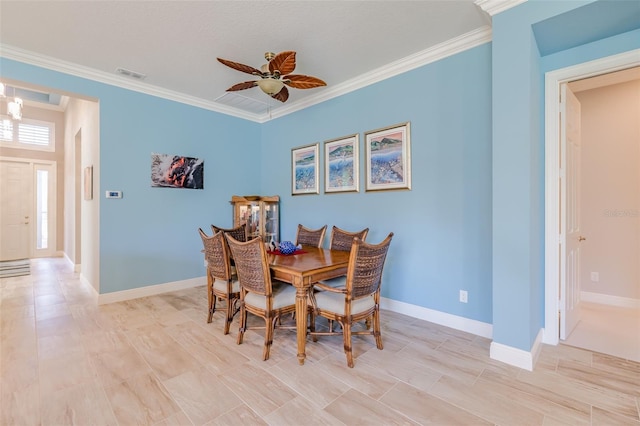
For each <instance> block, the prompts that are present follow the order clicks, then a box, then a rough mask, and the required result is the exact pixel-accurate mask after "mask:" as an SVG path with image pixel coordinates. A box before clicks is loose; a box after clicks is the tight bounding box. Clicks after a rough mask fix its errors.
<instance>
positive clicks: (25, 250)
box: [0, 160, 33, 260]
mask: <svg viewBox="0 0 640 426" xmlns="http://www.w3.org/2000/svg"><path fill="white" fill-rule="evenodd" d="M31 170H32V167H31V164H29V163H23V162H14V161H4V160H3V161H0V231H1V233H0V235H2V237H1V238H0V260H15V259H28V258H29V257H31V250H30V247H31V243H30V242H31V238H30V236H31V229H32V222H33V221H32V220H31V217H30V216H31V214H32V211H33V208H32V203H33V194H32V187H33V185H32V171H31Z"/></svg>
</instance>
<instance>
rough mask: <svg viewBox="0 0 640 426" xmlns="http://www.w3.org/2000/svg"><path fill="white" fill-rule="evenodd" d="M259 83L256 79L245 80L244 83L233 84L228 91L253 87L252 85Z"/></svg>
mask: <svg viewBox="0 0 640 426" xmlns="http://www.w3.org/2000/svg"><path fill="white" fill-rule="evenodd" d="M257 85H258V83H256V82H255V81H245V82H243V83H238V84H234V85H233V86H231V87H229V88H228V89H227V92H235V91H237V90H244V89H251V88H252V87H255V86H257Z"/></svg>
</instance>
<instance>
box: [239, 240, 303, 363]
mask: <svg viewBox="0 0 640 426" xmlns="http://www.w3.org/2000/svg"><path fill="white" fill-rule="evenodd" d="M226 238H227V242H228V244H229V248H230V249H231V253H232V255H233V258H234V259H235V261H236V271H237V273H238V281H240V330H239V332H238V342H237V343H238V344H239V345H240V344H241V343H242V340H243V337H244V333H245V331H247V330H249V329H250V328H249V327H248V326H247V312H250V313H252V314H253V315H256V316H259V317H261V318H263V319H264V321H265V326H264V327H251V328H252V329H254V328H260V329H262V328H264V329H265V334H264V349H263V351H262V359H263V360H264V361H266V360H268V359H269V352H270V349H271V344H272V343H273V333H274V330H275V328H276V327H277V328H295V327H284V326H279V325H278V326H276V322H277V320H278V319H279V318H280V316H281V315H285V314H291V313H293V312H295V310H296V290H295V288H294V287H293V286H291V285H289V284H287V283H284V282H281V281H277V280H272V279H271V271H270V269H269V261H268V260H267V251H266V248H265V246H264V243H263V242H262V240H261V239H260V238H254V239H253V240H251V241H247V242H244V243H243V242H240V241H238V240H236V239H235V238H233V237H232V236H230V235H228V234H227V236H226Z"/></svg>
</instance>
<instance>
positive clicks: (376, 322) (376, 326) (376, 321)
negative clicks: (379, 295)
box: [373, 309, 382, 349]
mask: <svg viewBox="0 0 640 426" xmlns="http://www.w3.org/2000/svg"><path fill="white" fill-rule="evenodd" d="M373 337H375V338H376V347H377V348H378V349H382V334H381V333H380V311H379V310H377V309H376V310H375V311H373Z"/></svg>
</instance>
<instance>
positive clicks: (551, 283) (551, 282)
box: [542, 49, 640, 345]
mask: <svg viewBox="0 0 640 426" xmlns="http://www.w3.org/2000/svg"><path fill="white" fill-rule="evenodd" d="M639 65H640V49H636V50H631V51H628V52H625V53H621V54H618V55H613V56H608V57H606V58H601V59H597V60H594V61H590V62H584V63H582V64H577V65H574V66H571V67H567V68H562V69H559V70H555V71H550V72H548V73H546V74H545V225H544V228H545V229H544V233H545V243H544V244H545V275H544V281H545V284H544V302H545V314H544V333H543V337H542V342H543V343H546V344H549V345H557V344H558V342H559V335H560V329H559V319H560V316H559V308H560V306H559V301H560V300H559V295H560V270H561V263H560V262H564V259H560V250H559V247H558V246H559V243H560V241H559V238H560V236H559V234H558V230H559V228H560V223H561V217H560V199H559V197H560V191H559V186H558V179H559V177H560V158H559V155H558V150H559V145H560V85H561V84H562V83H567V82H570V81H573V80H579V79H582V78H587V77H592V76H595V75H599V74H605V73H609V72H613V71H618V70H622V69H625V68H630V67H633V66H639ZM562 195H563V196H565V195H566V194H562ZM563 213H564V212H563Z"/></svg>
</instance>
